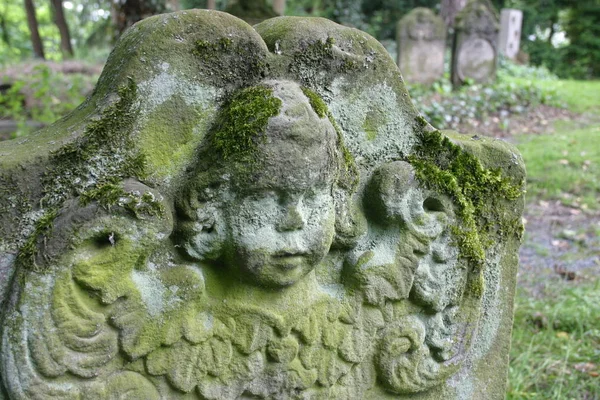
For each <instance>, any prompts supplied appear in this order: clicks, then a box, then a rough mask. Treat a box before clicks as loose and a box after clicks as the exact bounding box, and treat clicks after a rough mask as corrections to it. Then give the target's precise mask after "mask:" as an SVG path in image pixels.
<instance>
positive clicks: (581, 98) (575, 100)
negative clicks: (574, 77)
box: [508, 78, 600, 113]
mask: <svg viewBox="0 0 600 400" xmlns="http://www.w3.org/2000/svg"><path fill="white" fill-rule="evenodd" d="M508 79H509V80H510V81H512V82H515V83H517V84H527V83H528V82H533V83H534V84H535V85H536V86H538V87H540V88H542V89H548V90H552V91H555V92H556V95H557V97H558V98H559V99H560V100H561V101H562V102H564V104H565V105H566V106H567V107H568V108H569V110H571V111H574V112H577V113H584V112H593V111H597V110H600V81H571V80H537V79H534V80H531V79H525V78H508Z"/></svg>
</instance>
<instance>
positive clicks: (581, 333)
mask: <svg viewBox="0 0 600 400" xmlns="http://www.w3.org/2000/svg"><path fill="white" fill-rule="evenodd" d="M599 316H600V281H599V280H597V279H596V280H593V281H587V282H583V283H582V282H575V281H573V282H567V281H560V282H554V283H549V285H548V286H547V287H546V293H545V295H544V296H543V297H542V298H532V297H531V296H530V295H529V294H528V293H526V292H525V291H524V290H523V289H519V290H518V293H517V298H516V311H515V323H514V328H513V336H512V340H513V341H512V349H511V363H510V371H509V388H508V393H507V399H539V400H548V399H561V400H562V399H577V400H579V399H589V400H594V399H598V398H599V396H600V377H598V376H597V375H596V374H598V373H600V318H599Z"/></svg>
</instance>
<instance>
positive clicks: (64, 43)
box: [51, 0, 73, 57]
mask: <svg viewBox="0 0 600 400" xmlns="http://www.w3.org/2000/svg"><path fill="white" fill-rule="evenodd" d="M51 2H52V7H53V8H54V23H55V24H56V26H57V27H58V31H59V32H60V50H61V51H62V53H63V57H64V56H68V57H73V47H72V46H71V34H70V33H69V26H68V25H67V20H66V18H65V13H64V10H63V5H62V0H51Z"/></svg>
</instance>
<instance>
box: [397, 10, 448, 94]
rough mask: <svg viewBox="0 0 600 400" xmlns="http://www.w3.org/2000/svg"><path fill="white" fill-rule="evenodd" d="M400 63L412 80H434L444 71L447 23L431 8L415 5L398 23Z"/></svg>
mask: <svg viewBox="0 0 600 400" xmlns="http://www.w3.org/2000/svg"><path fill="white" fill-rule="evenodd" d="M396 41H397V43H398V66H399V67H400V71H401V72H402V76H403V77H404V79H405V81H406V82H408V83H413V82H414V83H432V82H434V81H436V80H438V79H439V78H441V77H442V75H444V52H445V49H446V25H445V24H444V21H443V20H442V19H441V18H440V17H438V16H437V15H435V13H434V12H433V11H432V10H430V9H428V8H423V7H419V8H415V9H413V10H412V11H411V12H409V13H408V14H406V15H405V16H404V17H402V19H401V20H400V21H399V22H398V25H397V26H396Z"/></svg>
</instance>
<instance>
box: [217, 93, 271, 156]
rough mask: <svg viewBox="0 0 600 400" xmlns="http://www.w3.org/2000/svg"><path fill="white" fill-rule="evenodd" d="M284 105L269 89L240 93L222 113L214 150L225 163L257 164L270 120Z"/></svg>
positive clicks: (218, 122) (229, 102)
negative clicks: (260, 144)
mask: <svg viewBox="0 0 600 400" xmlns="http://www.w3.org/2000/svg"><path fill="white" fill-rule="evenodd" d="M281 106H282V102H281V100H280V99H278V98H276V97H274V96H273V90H272V89H270V88H267V87H264V86H254V87H250V88H246V89H243V90H241V91H239V92H238V93H236V94H235V95H234V96H233V97H232V98H231V99H230V100H229V101H228V102H227V103H226V104H225V105H224V106H223V108H222V109H221V111H220V112H219V115H218V116H217V121H216V123H215V125H214V129H213V131H212V135H211V140H212V146H211V147H212V148H214V149H215V150H216V152H217V153H218V155H219V156H220V157H221V158H222V159H224V160H227V159H233V160H234V161H237V162H242V163H248V164H250V165H253V164H256V151H257V149H258V146H259V143H260V142H261V141H262V140H264V139H265V136H264V133H265V130H266V128H267V124H268V123H269V118H271V117H274V116H276V115H277V114H279V110H280V109H281Z"/></svg>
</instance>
